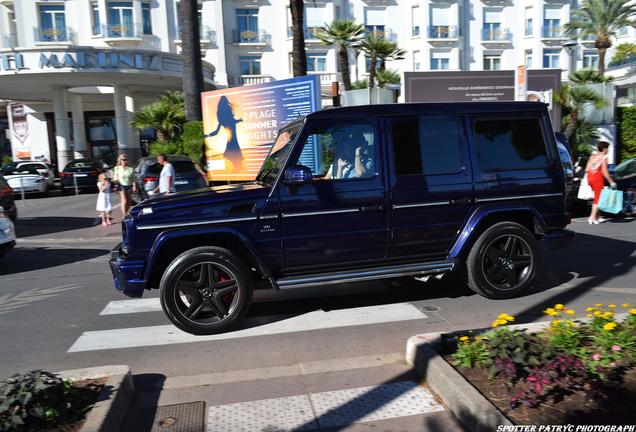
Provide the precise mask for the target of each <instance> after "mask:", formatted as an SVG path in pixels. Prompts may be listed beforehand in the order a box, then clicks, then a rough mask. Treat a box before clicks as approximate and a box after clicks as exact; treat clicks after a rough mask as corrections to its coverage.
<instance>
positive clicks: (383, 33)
mask: <svg viewBox="0 0 636 432" xmlns="http://www.w3.org/2000/svg"><path fill="white" fill-rule="evenodd" d="M364 35H365V36H367V37H368V36H372V37H375V38H379V39H386V40H388V41H389V42H396V41H397V35H396V34H395V33H393V31H391V30H390V29H386V28H385V29H381V28H376V29H372V30H367V31H365V32H364Z"/></svg>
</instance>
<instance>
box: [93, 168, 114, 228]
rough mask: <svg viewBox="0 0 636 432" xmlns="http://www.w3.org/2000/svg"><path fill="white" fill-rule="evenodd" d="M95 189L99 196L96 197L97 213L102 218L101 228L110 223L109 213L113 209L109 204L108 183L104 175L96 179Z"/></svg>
mask: <svg viewBox="0 0 636 432" xmlns="http://www.w3.org/2000/svg"><path fill="white" fill-rule="evenodd" d="M97 189H99V195H97V206H96V207H95V208H96V209H97V211H98V212H99V213H100V215H101V216H102V226H108V225H110V224H111V222H110V211H111V210H112V209H113V207H112V205H111V204H110V182H109V181H108V179H107V178H106V174H100V175H99V177H97Z"/></svg>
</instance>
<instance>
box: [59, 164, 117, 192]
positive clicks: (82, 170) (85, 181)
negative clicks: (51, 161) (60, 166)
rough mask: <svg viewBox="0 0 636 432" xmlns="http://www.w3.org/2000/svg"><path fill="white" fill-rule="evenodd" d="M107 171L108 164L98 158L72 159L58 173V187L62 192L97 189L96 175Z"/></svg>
mask: <svg viewBox="0 0 636 432" xmlns="http://www.w3.org/2000/svg"><path fill="white" fill-rule="evenodd" d="M107 171H108V165H107V164H105V163H104V162H103V161H101V160H98V159H73V160H72V161H70V162H69V163H68V164H66V166H65V167H64V170H62V172H61V173H60V185H61V186H60V187H61V188H62V193H63V194H67V193H71V192H73V191H74V190H75V185H76V184H77V188H78V189H80V190H94V191H97V177H98V176H99V175H100V174H101V173H103V172H107Z"/></svg>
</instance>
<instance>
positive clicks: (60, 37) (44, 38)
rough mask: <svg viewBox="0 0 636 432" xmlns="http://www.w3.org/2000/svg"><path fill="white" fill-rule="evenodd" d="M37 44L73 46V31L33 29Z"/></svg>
mask: <svg viewBox="0 0 636 432" xmlns="http://www.w3.org/2000/svg"><path fill="white" fill-rule="evenodd" d="M33 32H34V38H35V43H36V44H60V43H62V44H71V43H73V40H72V37H73V31H72V30H71V29H70V28H69V27H66V28H42V27H36V28H34V29H33Z"/></svg>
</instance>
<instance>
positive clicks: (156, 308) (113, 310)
mask: <svg viewBox="0 0 636 432" xmlns="http://www.w3.org/2000/svg"><path fill="white" fill-rule="evenodd" d="M160 311H161V302H160V301H159V298H158V297H149V298H140V299H135V300H113V301H111V302H109V303H108V304H107V305H106V307H105V308H104V310H102V311H101V312H100V313H99V314H100V315H119V314H128V313H141V312H160Z"/></svg>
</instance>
